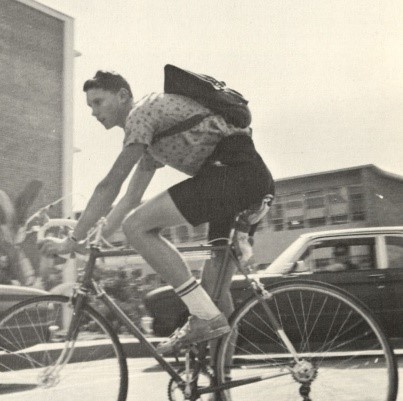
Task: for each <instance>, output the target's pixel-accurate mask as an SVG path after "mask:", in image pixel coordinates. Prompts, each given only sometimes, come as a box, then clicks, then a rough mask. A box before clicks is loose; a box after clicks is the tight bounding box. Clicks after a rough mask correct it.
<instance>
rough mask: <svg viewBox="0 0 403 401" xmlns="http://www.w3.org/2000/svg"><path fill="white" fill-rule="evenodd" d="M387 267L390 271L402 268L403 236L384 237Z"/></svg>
mask: <svg viewBox="0 0 403 401" xmlns="http://www.w3.org/2000/svg"><path fill="white" fill-rule="evenodd" d="M386 253H387V255H388V266H389V267H390V268H391V269H397V268H400V269H402V268H403V236H387V237H386Z"/></svg>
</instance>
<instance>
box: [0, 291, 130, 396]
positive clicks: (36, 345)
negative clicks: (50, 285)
mask: <svg viewBox="0 0 403 401" xmlns="http://www.w3.org/2000/svg"><path fill="white" fill-rule="evenodd" d="M72 311H73V309H72V306H71V305H70V303H69V299H68V298H67V297H64V296H58V295H49V296H46V295H45V296H40V297H35V298H33V299H28V300H26V301H23V302H21V303H19V304H17V305H15V306H14V307H12V308H11V309H9V310H8V311H6V312H5V314H4V315H3V316H2V317H1V318H0V395H1V397H2V400H4V401H6V400H18V401H25V400H30V401H32V400H41V401H48V400H49V401H61V400H63V401H66V400H74V401H76V400H97V401H99V400H108V401H109V400H110V401H124V400H125V399H126V394H127V385H128V378H127V364H126V358H125V356H124V354H123V350H122V346H121V344H120V342H119V339H118V337H117V336H116V334H115V333H114V331H113V330H112V329H111V327H110V326H109V324H108V322H107V321H106V320H105V318H104V317H103V316H102V315H100V314H99V313H98V312H96V311H95V310H94V309H93V308H91V307H90V306H88V305H87V306H84V307H83V309H82V315H81V317H80V319H79V326H78V329H77V335H76V340H75V341H74V342H66V341H65V338H66V329H67V327H68V325H69V322H70V320H71V316H72Z"/></svg>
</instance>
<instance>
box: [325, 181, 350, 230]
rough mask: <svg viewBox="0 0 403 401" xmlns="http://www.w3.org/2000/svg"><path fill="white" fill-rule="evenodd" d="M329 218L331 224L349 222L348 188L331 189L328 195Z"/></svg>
mask: <svg viewBox="0 0 403 401" xmlns="http://www.w3.org/2000/svg"><path fill="white" fill-rule="evenodd" d="M327 202H328V207H329V217H330V223H331V224H345V223H347V222H348V212H349V207H348V192H347V188H346V187H340V188H330V189H329V190H328V194H327Z"/></svg>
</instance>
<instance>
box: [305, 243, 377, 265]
mask: <svg viewBox="0 0 403 401" xmlns="http://www.w3.org/2000/svg"><path fill="white" fill-rule="evenodd" d="M374 246H375V239H374V238H349V239H343V240H336V239H331V240H329V241H324V242H322V243H320V244H319V245H317V246H316V247H314V248H313V249H312V252H311V253H312V254H311V258H312V260H313V266H314V269H315V271H317V272H324V271H326V272H328V271H330V272H337V271H347V270H349V271H357V270H366V269H373V268H375V256H374V252H375V251H374V249H375V248H374Z"/></svg>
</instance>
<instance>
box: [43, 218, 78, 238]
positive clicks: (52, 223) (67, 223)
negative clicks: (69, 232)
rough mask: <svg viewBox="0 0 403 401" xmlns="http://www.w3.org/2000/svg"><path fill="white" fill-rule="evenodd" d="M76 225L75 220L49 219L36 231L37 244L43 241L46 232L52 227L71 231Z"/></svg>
mask: <svg viewBox="0 0 403 401" xmlns="http://www.w3.org/2000/svg"><path fill="white" fill-rule="evenodd" d="M76 224H77V221H76V220H70V219H51V220H49V221H48V222H47V223H46V224H44V225H43V226H42V227H41V228H40V229H39V230H38V233H37V242H41V241H43V240H44V239H45V234H46V231H48V230H49V229H50V228H52V227H69V228H71V229H74V227H75V226H76Z"/></svg>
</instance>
